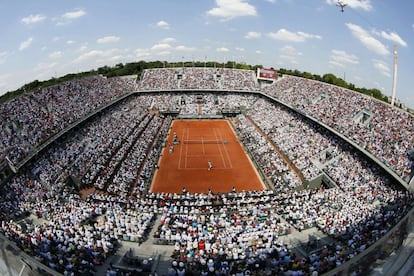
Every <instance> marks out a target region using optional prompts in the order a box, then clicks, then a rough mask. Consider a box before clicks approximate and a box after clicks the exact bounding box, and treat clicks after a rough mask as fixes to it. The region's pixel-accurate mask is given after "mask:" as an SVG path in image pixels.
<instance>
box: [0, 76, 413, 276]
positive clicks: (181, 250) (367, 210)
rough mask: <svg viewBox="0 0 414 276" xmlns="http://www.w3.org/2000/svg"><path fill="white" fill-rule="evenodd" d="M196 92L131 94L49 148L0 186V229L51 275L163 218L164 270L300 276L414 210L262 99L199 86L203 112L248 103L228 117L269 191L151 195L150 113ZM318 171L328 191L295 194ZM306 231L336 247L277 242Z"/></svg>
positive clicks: (89, 260)
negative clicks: (305, 250) (168, 250)
mask: <svg viewBox="0 0 414 276" xmlns="http://www.w3.org/2000/svg"><path fill="white" fill-rule="evenodd" d="M159 70H161V69H159ZM155 71H156V70H155ZM146 72H147V73H148V72H153V71H151V70H149V71H146ZM161 72H163V71H160V72H158V73H161ZM147 73H146V74H147ZM153 73H155V72H153ZM149 74H152V73H149ZM173 74H174V72H173ZM145 77H146V75H144V78H145ZM173 78H174V76H173ZM166 82H167V83H168V81H166ZM148 83H151V82H148ZM281 84H282V83H280V84H278V85H281ZM154 85H159V83H158V84H154ZM286 87H288V85H287V84H286ZM81 90H82V89H81ZM182 97H184V100H185V101H184V102H185V103H184V104H183V103H182V102H181V99H182ZM195 99H196V95H195V94H188V95H187V94H186V95H183V96H181V95H178V96H177V94H173V93H165V94H159V95H156V96H154V95H147V94H145V95H135V96H131V97H129V98H127V99H125V100H123V101H121V102H120V103H117V104H116V105H114V106H112V107H110V108H109V109H108V110H107V111H106V112H103V113H102V114H98V115H96V116H95V117H94V118H92V119H90V120H89V121H87V122H85V123H84V124H83V125H82V126H81V127H80V128H79V129H77V130H76V132H74V131H72V133H69V135H67V138H65V140H60V141H56V142H55V143H53V144H52V145H50V147H49V148H48V149H46V151H45V152H44V153H43V154H42V155H41V156H38V157H37V159H36V160H35V161H34V162H32V163H30V164H28V165H27V167H25V168H23V169H22V170H21V171H20V172H19V173H18V174H17V175H15V176H14V177H13V178H12V179H11V180H10V181H9V182H8V183H6V185H5V187H4V188H3V189H2V192H1V194H0V221H1V229H0V232H1V233H2V234H4V235H5V236H6V237H8V238H9V239H10V240H12V241H15V242H16V244H17V245H18V246H19V247H20V248H22V249H23V250H24V251H26V252H27V253H28V254H30V255H32V256H34V258H36V259H37V260H39V261H40V262H42V263H44V264H45V265H47V266H49V267H51V268H53V269H55V270H56V271H59V272H61V273H66V274H70V273H75V274H81V273H86V272H89V273H93V271H94V270H95V269H96V266H97V265H99V264H102V263H103V262H105V260H106V258H107V257H108V256H110V255H111V254H113V253H114V252H115V251H116V249H117V244H118V242H119V241H122V240H127V241H133V242H138V243H141V242H143V241H145V239H147V238H148V233H149V230H150V229H151V227H152V226H153V222H154V220H155V218H156V217H157V216H160V217H161V226H160V228H159V229H157V230H158V231H157V232H156V236H155V237H151V238H155V239H156V240H158V241H164V242H166V243H169V244H172V245H173V246H174V248H175V251H174V255H173V257H172V260H171V261H172V263H171V268H170V272H171V274H172V273H178V272H179V273H183V272H185V271H190V272H191V271H192V272H199V273H200V275H213V273H214V275H227V274H230V273H234V274H237V273H242V272H246V271H250V272H251V273H253V272H260V273H265V274H267V275H276V274H277V273H283V272H288V271H289V273H296V274H298V275H301V274H302V275H307V274H311V273H313V272H314V271H316V272H318V273H322V272H326V271H328V270H330V269H332V268H334V267H337V266H339V265H341V264H342V263H344V262H345V261H347V260H349V259H351V258H352V257H353V256H355V255H356V254H358V253H360V252H362V251H364V250H365V249H366V248H367V247H368V246H369V245H371V244H372V243H374V242H375V241H376V240H378V239H379V238H380V237H381V236H383V235H384V234H385V233H386V232H388V231H389V229H391V228H392V227H393V225H395V223H396V222H398V220H399V219H401V217H402V216H403V215H404V214H405V213H406V212H407V211H408V210H409V209H410V208H412V207H413V203H414V200H413V196H412V195H411V194H409V193H408V192H407V191H404V190H403V189H401V187H398V186H394V185H393V184H392V183H393V182H392V180H391V179H390V178H389V177H387V176H386V175H385V174H384V173H383V171H382V170H381V169H380V168H379V167H377V166H376V165H374V164H372V163H370V162H369V161H367V160H366V159H365V158H364V157H363V156H361V155H360V154H357V153H355V151H354V150H353V149H352V148H350V147H349V146H347V145H346V144H345V143H344V142H342V141H339V140H338V139H337V138H335V137H333V136H332V135H330V134H329V133H327V131H325V130H323V129H321V128H318V127H317V126H315V125H314V124H312V123H310V122H309V121H307V120H304V119H303V118H302V117H300V116H298V115H296V114H295V113H293V112H291V111H288V110H287V109H285V108H283V107H280V106H278V105H276V104H273V103H271V102H270V101H267V100H265V99H263V98H260V97H256V96H252V95H237V94H227V93H223V94H214V95H212V94H207V93H205V94H203V100H204V101H205V103H203V104H199V103H197V106H201V107H202V111H203V112H205V114H211V113H210V112H215V110H217V111H219V110H221V109H223V108H226V109H237V108H241V107H246V108H247V109H248V110H249V111H248V112H247V113H246V115H238V116H237V118H235V120H234V122H235V126H236V130H237V131H238V132H239V133H240V138H241V139H243V142H244V143H245V146H246V148H247V149H248V150H249V151H250V152H251V154H252V156H254V158H255V160H256V162H257V163H258V164H259V166H260V167H261V168H262V169H263V171H264V172H265V174H266V176H267V177H268V178H269V179H270V180H271V181H272V183H273V185H274V187H275V189H274V190H265V191H249V192H240V191H229V193H226V194H213V193H211V192H210V193H206V194H189V193H186V192H185V193H182V194H167V193H158V194H152V193H148V183H147V182H146V180H148V179H150V178H151V176H152V173H153V171H154V170H155V169H156V162H157V159H158V157H159V154H160V152H161V149H162V147H163V146H164V143H163V139H164V138H165V136H166V135H167V132H168V129H169V126H170V123H171V120H172V118H171V117H169V116H166V117H164V116H160V114H157V112H156V111H157V110H162V109H164V108H165V107H166V106H168V105H170V106H171V105H172V106H173V107H177V108H178V110H181V109H183V110H186V109H185V106H186V105H194V106H195V105H196V103H195ZM56 108H60V107H56ZM191 110H195V108H192V109H191ZM198 110H199V109H197V111H198ZM85 112H86V111H85ZM194 112H195V111H194ZM275 118H277V120H275ZM22 120H24V119H22ZM275 147H277V149H278V150H280V151H281V152H283V154H284V155H285V156H286V157H287V158H288V159H289V160H290V161H291V163H292V165H293V166H295V167H296V168H297V169H298V171H300V173H301V175H298V174H297V173H296V172H295V171H294V170H293V169H292V168H291V167H289V165H288V164H287V163H286V161H287V160H284V159H283V158H282V156H281V155H280V154H278V153H276V152H275ZM326 148H330V149H332V152H334V155H335V158H334V160H332V162H325V163H324V162H323V163H324V164H323V166H322V167H317V166H316V165H315V162H314V161H313V160H314V158H315V156H319V155H320V153H321V152H323V151H324V150H326ZM322 173H325V174H327V175H329V176H330V177H331V178H332V179H333V180H334V181H335V183H336V187H335V188H332V189H326V188H324V187H323V186H322V187H321V188H320V189H316V190H298V189H296V188H297V187H299V186H300V184H301V182H302V179H301V177H303V179H304V180H310V179H312V178H314V177H315V176H318V175H320V174H322ZM68 176H74V177H76V178H77V179H79V180H80V183H81V185H82V186H85V187H91V188H94V189H97V190H99V192H98V193H92V194H90V195H89V197H88V198H87V199H86V200H85V199H82V198H81V197H80V196H79V194H78V193H77V192H76V191H75V190H73V189H71V188H70V187H69V186H68V185H67V182H66V180H67V178H68ZM130 195H132V197H130ZM28 214H31V216H30V219H27V215H28ZM25 217H26V219H25V220H21V219H22V218H25ZM310 227H317V228H318V229H320V231H322V232H324V233H326V234H328V235H330V236H331V237H333V238H334V240H335V244H332V245H330V246H327V247H325V248H323V249H321V250H320V251H318V252H316V253H315V254H313V255H311V256H297V255H295V254H294V253H293V252H292V251H291V250H290V248H288V246H287V245H286V244H284V243H283V242H282V240H281V239H280V238H281V236H284V235H289V234H290V233H291V231H292V230H295V231H296V230H298V231H302V230H304V229H307V228H310ZM174 275H175V274H174Z"/></svg>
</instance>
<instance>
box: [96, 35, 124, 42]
mask: <svg viewBox="0 0 414 276" xmlns="http://www.w3.org/2000/svg"><path fill="white" fill-rule="evenodd" d="M119 40H120V38H119V37H118V36H105V37H101V38H98V39H97V40H96V42H97V43H99V44H104V43H115V42H118V41H119Z"/></svg>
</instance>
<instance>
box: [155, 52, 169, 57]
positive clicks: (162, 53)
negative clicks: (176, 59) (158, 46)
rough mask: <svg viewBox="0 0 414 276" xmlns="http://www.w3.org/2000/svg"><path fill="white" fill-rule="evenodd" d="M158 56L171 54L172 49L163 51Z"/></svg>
mask: <svg viewBox="0 0 414 276" xmlns="http://www.w3.org/2000/svg"><path fill="white" fill-rule="evenodd" d="M157 55H158V56H168V55H171V52H170V51H161V52H158V53H157Z"/></svg>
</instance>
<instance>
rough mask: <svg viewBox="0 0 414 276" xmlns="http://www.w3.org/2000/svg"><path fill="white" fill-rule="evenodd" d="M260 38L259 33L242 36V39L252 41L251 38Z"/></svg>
mask: <svg viewBox="0 0 414 276" xmlns="http://www.w3.org/2000/svg"><path fill="white" fill-rule="evenodd" d="M261 36H262V34H261V33H258V32H248V33H247V34H246V35H245V36H244V38H247V39H253V38H260V37H261Z"/></svg>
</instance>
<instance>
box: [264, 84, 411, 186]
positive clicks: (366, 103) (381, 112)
mask: <svg viewBox="0 0 414 276" xmlns="http://www.w3.org/2000/svg"><path fill="white" fill-rule="evenodd" d="M263 92H264V93H266V94H268V95H270V96H273V97H276V98H277V99H279V100H281V101H282V102H285V103H287V104H289V105H291V106H293V107H295V108H297V109H299V110H301V111H303V112H305V113H306V114H308V115H310V116H312V117H314V118H316V119H317V120H318V121H320V122H322V123H324V124H326V125H328V126H330V127H332V128H334V129H336V130H337V131H338V132H340V133H342V134H344V135H346V136H347V137H349V138H350V139H352V140H353V141H355V142H356V143H357V144H359V145H360V146H361V147H363V148H365V149H366V150H368V151H369V152H371V153H372V154H374V155H375V156H376V157H377V158H378V159H379V160H381V161H382V162H383V163H385V164H386V165H387V166H389V167H390V168H392V169H393V170H394V171H396V172H397V173H398V174H399V175H400V176H401V177H402V178H403V179H405V180H406V181H409V176H410V175H411V174H412V172H411V165H412V161H411V160H410V159H409V156H408V153H409V151H411V150H413V149H414V132H413V128H414V116H413V115H411V114H408V113H405V112H403V111H401V110H399V109H397V108H393V107H391V106H390V105H387V104H385V103H383V102H380V101H378V100H376V99H374V98H371V97H368V96H365V95H363V94H360V93H356V92H353V91H351V90H347V89H344V88H341V87H337V86H333V85H329V84H326V83H322V82H318V81H312V80H308V79H303V78H298V77H293V76H284V77H283V78H282V79H280V80H278V81H277V82H275V83H274V84H273V85H271V86H267V87H265V88H263ZM364 111H366V112H369V113H370V112H372V116H371V117H370V118H369V122H368V123H367V124H362V123H361V122H360V121H359V120H357V118H356V117H357V115H358V114H359V112H364Z"/></svg>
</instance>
